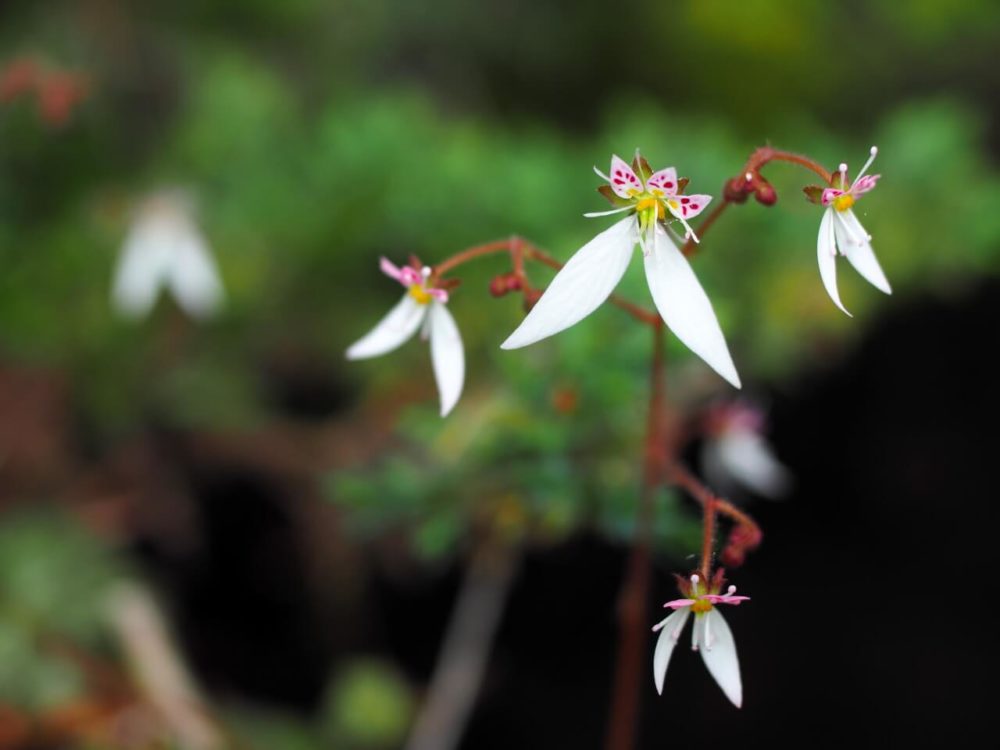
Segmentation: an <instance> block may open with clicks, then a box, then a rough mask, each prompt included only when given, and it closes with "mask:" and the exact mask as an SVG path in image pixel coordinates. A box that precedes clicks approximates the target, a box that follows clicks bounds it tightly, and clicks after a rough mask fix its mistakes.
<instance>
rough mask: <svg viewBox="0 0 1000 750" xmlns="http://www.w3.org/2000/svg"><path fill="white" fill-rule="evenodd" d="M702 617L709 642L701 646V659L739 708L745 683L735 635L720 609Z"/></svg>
mask: <svg viewBox="0 0 1000 750" xmlns="http://www.w3.org/2000/svg"><path fill="white" fill-rule="evenodd" d="M702 617H703V618H704V619H705V628H706V632H707V633H708V642H707V643H706V642H702V643H701V644H700V648H699V651H701V658H702V659H703V660H704V662H705V666H706V667H707V668H708V672H709V674H711V675H712V677H714V678H715V681H716V682H717V683H718V685H719V687H720V688H722V692H723V693H725V694H726V697H727V698H729V700H731V701H732V702H733V705H734V706H736V707H737V708H739V707H740V706H741V705H742V704H743V682H742V680H741V679H740V662H739V659H738V658H737V657H736V642H735V641H734V640H733V633H732V631H731V630H730V629H729V625H727V624H726V620H725V618H723V616H722V615H721V614H720V613H719V610H718V609H714V608H713V609H710V610H709V611H708V612H706V613H705V614H704V615H702ZM697 624H698V623H695V625H697Z"/></svg>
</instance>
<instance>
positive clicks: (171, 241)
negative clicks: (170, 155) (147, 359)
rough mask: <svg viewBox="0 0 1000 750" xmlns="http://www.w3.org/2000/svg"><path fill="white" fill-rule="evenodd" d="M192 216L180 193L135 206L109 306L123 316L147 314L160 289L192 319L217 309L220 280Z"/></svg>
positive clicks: (157, 196)
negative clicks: (165, 291)
mask: <svg viewBox="0 0 1000 750" xmlns="http://www.w3.org/2000/svg"><path fill="white" fill-rule="evenodd" d="M193 213H194V212H193V209H192V205H191V199H190V197H189V196H188V195H187V194H185V193H184V192H182V191H179V190H164V191H161V192H158V193H155V194H154V195H152V196H150V197H149V198H147V199H146V200H145V201H144V202H143V203H142V204H141V205H140V206H139V208H138V210H137V211H136V214H135V218H134V220H133V222H132V226H131V227H130V229H129V232H128V236H127V237H126V238H125V243H124V245H123V246H122V250H121V254H120V256H119V258H118V265H117V267H116V268H115V276H114V281H113V284H112V289H111V300H112V304H113V305H114V307H115V308H116V309H117V310H118V311H119V312H121V313H122V314H123V315H127V316H129V317H136V318H137V317H141V316H143V315H146V314H147V313H148V312H149V311H150V310H151V309H152V307H153V305H154V304H155V303H156V298H157V296H158V295H159V293H160V289H161V288H166V289H167V290H168V291H169V292H170V294H172V295H173V297H174V299H175V300H176V301H177V304H178V305H179V306H180V307H181V309H182V310H184V312H186V313H187V314H188V315H190V316H191V317H193V318H206V317H208V316H210V315H212V314H213V313H214V312H216V311H217V310H218V309H219V306H220V305H221V304H222V300H223V296H224V292H223V288H222V280H221V278H220V277H219V271H218V269H217V268H216V265H215V260H214V259H213V258H212V252H211V249H210V248H209V246H208V242H207V241H206V240H205V237H204V236H203V235H202V233H201V232H200V231H199V229H198V227H197V226H196V225H195V222H194V218H193Z"/></svg>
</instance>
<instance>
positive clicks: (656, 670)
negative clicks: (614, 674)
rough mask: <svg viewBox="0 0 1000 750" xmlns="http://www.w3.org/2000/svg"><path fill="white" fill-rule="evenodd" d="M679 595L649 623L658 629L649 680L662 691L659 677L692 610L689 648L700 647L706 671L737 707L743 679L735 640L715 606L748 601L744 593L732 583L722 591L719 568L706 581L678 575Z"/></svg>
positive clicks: (663, 671)
mask: <svg viewBox="0 0 1000 750" xmlns="http://www.w3.org/2000/svg"><path fill="white" fill-rule="evenodd" d="M678 582H679V584H680V586H681V592H682V593H683V594H684V598H683V599H674V600H673V601H669V602H667V603H666V604H664V605H663V606H664V607H666V608H668V609H672V610H673V613H672V614H671V615H669V616H668V617H666V618H665V619H663V620H661V621H660V622H658V623H657V624H656V625H654V626H653V632H654V633H655V632H656V631H660V637H659V638H657V640H656V650H655V651H654V653H653V680H654V682H655V683H656V691H657V692H658V693H660V694H662V693H663V680H664V678H665V677H666V674H667V666H668V665H669V664H670V657H671V656H672V655H673V653H674V647H675V646H676V645H677V641H678V639H679V638H680V635H681V630H683V629H684V625H685V624H686V623H687V621H688V617H689V616H690V615H691V613H692V612H693V613H694V630H693V631H692V633H691V650H692V651H700V652H701V658H702V660H703V661H704V662H705V666H706V667H707V668H708V672H709V674H711V675H712V677H713V678H715V681H716V683H718V685H719V687H720V688H722V692H723V693H725V694H726V697H727V698H729V700H730V701H732V703H733V705H734V706H736V707H737V708H739V707H740V706H741V705H742V703H743V682H742V680H741V679H740V663H739V660H738V659H737V657H736V643H735V641H733V634H732V631H730V630H729V625H727V624H726V621H725V619H724V618H723V617H722V614H721V613H720V612H719V611H718V609H716V606H717V605H719V604H732V605H739V604H740V603H741V602H745V601H748V600H749V599H750V597H748V596H736V587H735V586H730V587H729V588H728V589H727V591H726V593H725V594H720V593H719V591H720V590H721V588H722V583H723V581H722V571H721V570H720V571H718V572H717V574H716V575H715V576H714V580H713V581H712V582H711V584H706V583H705V582H703V581H702V580H701V577H700V576H697V575H693V576H691V578H690V584H688V582H687V581H685V580H684V579H679V581H678Z"/></svg>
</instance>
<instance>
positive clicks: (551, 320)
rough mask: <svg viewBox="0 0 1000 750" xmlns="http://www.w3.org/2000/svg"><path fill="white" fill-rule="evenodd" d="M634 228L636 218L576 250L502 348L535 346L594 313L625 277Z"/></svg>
mask: <svg viewBox="0 0 1000 750" xmlns="http://www.w3.org/2000/svg"><path fill="white" fill-rule="evenodd" d="M635 227H636V219H635V217H634V216H629V217H627V218H625V219H622V220H621V221H619V222H618V223H617V224H614V225H613V226H611V227H610V228H609V229H606V230H604V231H603V232H601V233H600V234H599V235H597V236H596V237H594V239H592V240H591V241H590V242H588V243H587V244H586V245H584V246H583V247H581V248H580V249H579V250H577V251H576V253H575V254H574V255H573V257H572V258H570V259H569V261H568V262H567V263H566V265H565V266H563V267H562V270H560V271H559V273H557V274H556V277H555V278H554V279H552V283H551V284H549V287H548V289H546V290H545V293H544V294H542V297H541V299H539V300H538V302H536V303H535V306H534V307H533V308H531V312H529V313H528V316H527V317H526V318H525V319H524V320H523V321H521V325H519V326H518V327H517V329H516V330H515V331H514V332H513V333H512V334H511V335H510V336H508V337H507V340H506V341H504V342H503V344H501V345H500V346H501V348H502V349H518V348H520V347H522V346H528V344H534V343H535V342H536V341H540V340H541V339H544V338H546V337H548V336H551V335H552V334H554V333H559V332H560V331H563V330H565V329H567V328H569V327H570V326H571V325H573V324H575V323H579V322H580V321H581V320H583V319H584V318H585V317H587V316H588V315H590V313H592V312H594V310H596V309H597V308H598V307H599V306H600V304H601V303H602V302H604V300H606V299H607V298H608V297H609V296H610V295H611V292H612V291H613V290H614V288H615V286H617V285H618V282H619V281H621V278H622V276H623V275H624V274H625V269H626V268H627V267H628V262H629V259H630V258H631V257H632V249H633V248H634V247H635V242H636V234H635V232H636V229H635Z"/></svg>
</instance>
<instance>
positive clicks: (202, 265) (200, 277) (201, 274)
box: [167, 227, 223, 318]
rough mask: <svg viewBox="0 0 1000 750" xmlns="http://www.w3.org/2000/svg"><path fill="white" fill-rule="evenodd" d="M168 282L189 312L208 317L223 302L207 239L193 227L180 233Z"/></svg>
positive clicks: (171, 261) (178, 300)
mask: <svg viewBox="0 0 1000 750" xmlns="http://www.w3.org/2000/svg"><path fill="white" fill-rule="evenodd" d="M172 250H173V254H172V257H171V260H170V271H169V273H168V278H167V283H168V284H169V286H170V290H171V291H172V292H173V294H174V297H175V298H176V299H177V303H178V304H179V305H180V306H181V308H183V309H184V311H185V312H186V313H188V314H189V315H191V316H192V317H196V318H204V317H207V316H209V315H211V314H212V313H214V312H215V311H216V310H217V309H218V307H219V305H220V304H221V303H222V297H223V291H222V280H221V279H220V278H219V271H218V269H217V268H216V266H215V261H214V260H213V258H212V255H211V251H210V250H209V249H208V245H207V243H206V242H205V240H204V238H203V237H202V236H201V235H200V234H199V233H198V232H197V230H195V229H194V228H193V227H191V228H190V230H189V231H183V232H178V234H177V235H176V240H175V245H174V247H173V248H172Z"/></svg>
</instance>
